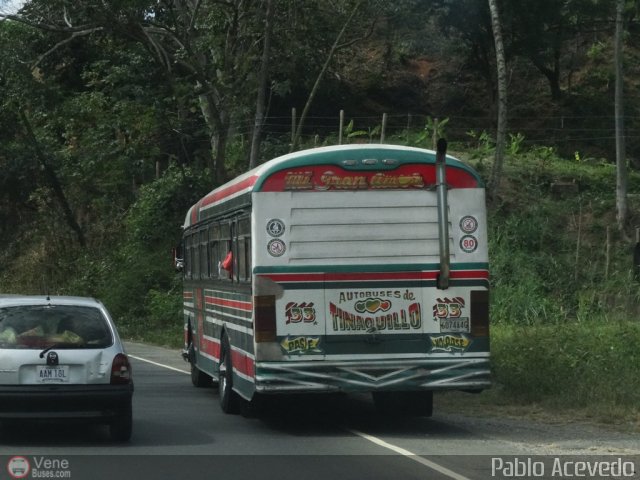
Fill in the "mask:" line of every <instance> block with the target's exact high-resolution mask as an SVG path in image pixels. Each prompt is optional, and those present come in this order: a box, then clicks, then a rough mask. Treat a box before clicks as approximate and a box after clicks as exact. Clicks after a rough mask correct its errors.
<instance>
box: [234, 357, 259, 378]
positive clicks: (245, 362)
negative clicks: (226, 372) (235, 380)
mask: <svg viewBox="0 0 640 480" xmlns="http://www.w3.org/2000/svg"><path fill="white" fill-rule="evenodd" d="M231 362H232V363H233V368H234V369H235V370H237V371H238V372H240V373H242V374H243V375H246V376H248V377H250V378H254V377H255V363H254V361H253V359H252V358H251V357H249V356H247V355H245V354H244V353H243V352H239V351H237V350H232V351H231Z"/></svg>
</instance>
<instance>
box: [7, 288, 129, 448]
mask: <svg viewBox="0 0 640 480" xmlns="http://www.w3.org/2000/svg"><path fill="white" fill-rule="evenodd" d="M132 398H133V379H132V376H131V365H130V363H129V358H128V357H127V355H126V353H125V351H124V347H123V345H122V342H121V341H120V337H119V336H118V332H117V330H116V327H115V324H114V322H113V320H112V319H111V316H110V315H109V312H107V309H106V308H105V307H104V305H103V304H102V303H101V302H100V301H98V300H94V299H92V298H84V297H54V296H52V297H49V296H45V295H43V296H19V295H0V420H21V419H60V420H64V419H81V420H89V421H99V422H101V423H106V424H108V425H109V428H110V434H111V437H112V438H113V439H114V440H117V441H127V440H129V439H130V438H131V431H132V408H131V403H132Z"/></svg>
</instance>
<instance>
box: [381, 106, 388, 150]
mask: <svg viewBox="0 0 640 480" xmlns="http://www.w3.org/2000/svg"><path fill="white" fill-rule="evenodd" d="M386 131H387V114H386V113H383V114H382V128H381V129H380V143H384V136H385V132H386Z"/></svg>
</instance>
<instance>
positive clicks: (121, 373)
mask: <svg viewBox="0 0 640 480" xmlns="http://www.w3.org/2000/svg"><path fill="white" fill-rule="evenodd" d="M127 383H131V364H130V363H129V358H127V356H126V355H125V354H124V353H119V354H117V355H116V356H115V358H114V359H113V363H112V364H111V385H121V384H127Z"/></svg>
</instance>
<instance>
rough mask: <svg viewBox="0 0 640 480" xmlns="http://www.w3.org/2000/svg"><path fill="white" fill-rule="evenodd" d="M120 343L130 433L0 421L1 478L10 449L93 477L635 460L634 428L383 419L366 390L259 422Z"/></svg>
mask: <svg viewBox="0 0 640 480" xmlns="http://www.w3.org/2000/svg"><path fill="white" fill-rule="evenodd" d="M127 350H128V353H129V354H130V356H131V357H132V364H133V372H134V382H135V387H136V391H135V394H134V433H133V438H132V440H131V441H130V442H129V443H127V444H117V443H114V442H112V441H111V440H110V438H109V435H108V431H107V429H106V427H101V426H92V425H67V424H60V423H45V424H43V423H41V422H27V423H24V424H22V425H19V426H12V427H9V428H5V427H3V428H2V429H0V480H2V479H4V478H19V476H18V477H15V476H12V475H8V472H9V468H4V466H5V465H7V467H9V465H10V463H8V462H12V461H13V462H22V460H20V459H17V460H16V459H15V457H16V456H21V457H23V458H24V459H25V460H26V461H27V462H28V463H29V465H30V467H31V471H30V473H29V475H27V476H26V477H23V478H47V477H48V478H74V479H84V478H87V479H96V480H99V479H101V478H119V479H128V478H135V479H141V480H144V479H147V478H149V479H152V478H153V479H161V478H167V479H173V478H191V479H200V478H215V479H226V478H233V479H241V478H252V479H254V478H260V479H271V478H273V479H276V478H277V479H282V478H285V479H286V478H292V479H293V478H295V479H305V480H306V479H315V478H318V479H320V478H322V479H328V478H331V479H333V478H336V479H338V478H339V479H349V478H353V479H371V480H377V479H387V478H388V479H403V480H404V479H414V478H415V479H418V478H419V479H457V480H464V479H485V478H511V477H513V476H516V475H508V474H509V473H513V474H515V473H519V472H517V471H516V469H517V468H521V470H522V469H525V470H522V471H524V472H525V473H531V476H529V477H524V478H534V477H537V476H538V475H535V474H536V473H539V472H540V471H541V470H540V469H542V470H543V471H544V474H545V478H555V477H557V475H550V474H551V473H553V468H554V464H553V462H554V461H556V460H555V459H556V458H558V457H559V456H562V457H561V458H563V459H573V458H574V457H575V458H578V459H581V458H583V457H584V456H585V455H589V459H591V460H590V461H594V462H595V461H606V462H612V461H614V460H615V461H618V460H617V459H621V460H620V461H619V462H618V463H620V462H622V464H624V462H632V463H633V465H634V469H635V470H634V471H635V472H637V468H635V466H637V465H640V457H638V454H640V445H639V443H638V441H637V439H636V438H635V437H634V436H633V435H630V436H628V437H627V436H625V435H622V434H619V433H616V432H606V431H601V430H594V431H591V430H585V429H584V428H577V427H575V426H571V425H565V426H557V425H556V426H554V425H537V424H532V423H530V422H515V423H514V422H513V421H507V420H501V419H499V418H496V419H478V420H476V419H472V418H469V417H464V416H457V415H451V414H443V413H440V412H438V411H437V410H436V411H435V413H434V416H433V417H432V418H428V419H415V418H413V419H397V418H395V419H390V418H385V417H383V416H381V415H380V414H378V413H377V412H376V411H375V409H374V407H373V404H372V402H371V400H370V398H369V396H365V395H354V396H335V397H334V396H332V397H327V396H303V397H288V398H282V399H280V398H279V399H278V400H277V401H276V402H275V403H273V404H271V405H270V406H269V407H268V408H267V409H266V411H265V412H263V413H262V414H261V415H259V416H257V417H245V416H242V415H226V414H224V413H223V412H222V411H221V410H220V408H219V406H218V397H217V389H215V388H204V389H199V388H195V387H193V386H192V385H191V382H190V378H189V375H188V364H186V363H185V362H184V361H183V360H182V359H181V358H180V356H179V354H178V352H176V351H173V350H167V349H162V348H158V347H150V346H145V345H139V344H127ZM436 405H437V403H436ZM581 437H585V438H581ZM540 455H545V456H540ZM600 455H606V457H600ZM634 455H635V456H634ZM585 458H586V457H585ZM601 458H602V459H604V460H600V459H601ZM47 461H48V463H47ZM65 461H66V462H67V463H64V462H65ZM564 461H565V460H563V462H564ZM567 461H568V460H567ZM509 462H511V463H509ZM518 462H519V463H518ZM536 462H537V463H536ZM11 465H13V464H11ZM563 465H564V464H563ZM571 465H573V464H571ZM623 466H624V465H623ZM629 466H630V464H627V467H629ZM47 467H50V468H47ZM509 467H513V470H512V471H509V470H508V468H509ZM536 468H537V470H536ZM526 469H528V471H526ZM627 470H628V469H627ZM565 473H566V472H565ZM569 473H571V471H569ZM574 473H575V472H574ZM36 474H37V475H39V477H36V476H35V475H36ZM564 476H565V477H566V476H567V475H564ZM621 477H622V478H627V476H625V475H621ZM519 478H523V476H522V475H520V476H519ZM586 478H595V477H588V476H587V477H586ZM630 478H640V475H638V474H637V473H634V476H633V477H630Z"/></svg>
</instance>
